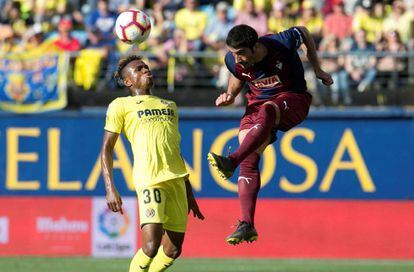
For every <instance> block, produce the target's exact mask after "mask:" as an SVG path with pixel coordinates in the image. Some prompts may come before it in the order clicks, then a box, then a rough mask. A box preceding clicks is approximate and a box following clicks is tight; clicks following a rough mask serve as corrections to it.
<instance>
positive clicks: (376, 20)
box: [352, 1, 385, 43]
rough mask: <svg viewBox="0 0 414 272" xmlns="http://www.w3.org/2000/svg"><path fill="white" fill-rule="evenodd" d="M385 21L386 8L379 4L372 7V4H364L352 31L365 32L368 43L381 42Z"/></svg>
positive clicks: (355, 18) (353, 23)
mask: <svg viewBox="0 0 414 272" xmlns="http://www.w3.org/2000/svg"><path fill="white" fill-rule="evenodd" d="M384 19H385V6H384V4H383V3H382V2H377V3H375V4H374V6H373V7H372V3H371V2H369V1H368V2H363V6H362V9H359V10H358V12H356V14H355V16H354V20H353V22H352V29H353V30H354V32H358V31H359V30H364V32H365V33H366V37H367V41H368V42H370V43H375V42H377V41H379V40H380V38H381V33H382V29H383V22H384Z"/></svg>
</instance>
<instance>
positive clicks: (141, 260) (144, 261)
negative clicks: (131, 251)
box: [129, 248, 153, 272]
mask: <svg viewBox="0 0 414 272" xmlns="http://www.w3.org/2000/svg"><path fill="white" fill-rule="evenodd" d="M152 260H153V258H150V257H148V256H147V255H146V254H145V253H144V251H142V248H140V249H139V250H138V252H137V253H136V254H135V256H134V258H132V261H131V265H130V266H129V272H148V269H149V267H150V264H151V262H152Z"/></svg>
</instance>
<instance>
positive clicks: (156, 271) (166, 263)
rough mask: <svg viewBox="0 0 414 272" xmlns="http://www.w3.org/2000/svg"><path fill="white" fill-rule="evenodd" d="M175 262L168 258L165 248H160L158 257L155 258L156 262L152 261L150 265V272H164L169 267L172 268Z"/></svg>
mask: <svg viewBox="0 0 414 272" xmlns="http://www.w3.org/2000/svg"><path fill="white" fill-rule="evenodd" d="M173 262H174V259H173V258H170V257H168V256H167V255H165V252H164V248H163V246H160V248H159V249H158V253H157V256H155V257H154V260H153V261H152V263H151V265H150V269H149V270H148V271H149V272H162V271H165V270H167V268H168V267H170V266H171V265H172V264H173Z"/></svg>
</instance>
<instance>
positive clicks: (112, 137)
mask: <svg viewBox="0 0 414 272" xmlns="http://www.w3.org/2000/svg"><path fill="white" fill-rule="evenodd" d="M115 78H116V79H117V80H118V81H120V82H122V83H123V84H124V85H125V86H126V87H128V88H129V90H130V93H131V96H128V97H120V98H117V99H115V100H114V101H112V103H111V104H110V105H109V107H108V111H107V114H106V124H105V134H104V139H103V145H102V150H101V164H102V174H103V178H104V181H105V188H106V200H107V204H108V207H109V209H111V210H112V211H113V212H121V213H122V200H121V197H120V195H119V193H118V191H117V189H116V187H115V184H114V181H113V177H112V164H113V155H112V154H113V149H114V146H115V143H116V141H117V139H118V136H119V134H120V133H121V132H122V133H123V134H124V135H125V137H126V138H127V139H128V140H129V142H130V143H131V147H132V151H133V154H134V167H133V180H134V184H135V189H136V192H137V195H138V203H139V217H140V226H141V235H142V248H141V249H139V250H138V252H137V253H136V254H135V256H134V257H133V259H132V261H131V265H130V269H129V272H142V271H149V272H159V271H164V270H166V269H167V268H168V267H169V266H171V265H172V263H173V261H174V260H175V259H176V258H177V257H178V256H179V255H180V253H181V247H182V244H183V241H184V233H185V230H186V225H187V214H188V213H189V212H190V211H193V215H194V216H195V217H197V218H199V219H204V216H203V215H202V213H201V212H200V210H199V208H198V205H197V202H196V201H195V199H194V195H193V191H192V188H191V185H190V183H189V181H188V173H187V170H186V168H185V165H184V162H183V159H182V157H181V151H180V139H181V136H180V133H179V131H178V112H177V106H176V105H175V103H174V102H172V101H168V100H164V99H161V98H158V97H156V96H153V95H151V91H150V90H151V87H152V86H153V84H154V81H153V77H152V73H151V71H150V69H149V67H148V66H147V64H146V63H145V62H144V61H142V59H141V57H139V56H130V57H127V58H125V59H122V60H121V61H120V62H119V64H118V69H117V72H116V74H115Z"/></svg>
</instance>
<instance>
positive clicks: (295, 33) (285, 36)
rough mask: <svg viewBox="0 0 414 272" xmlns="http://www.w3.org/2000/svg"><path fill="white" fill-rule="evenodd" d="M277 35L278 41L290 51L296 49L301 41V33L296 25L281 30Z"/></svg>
mask: <svg viewBox="0 0 414 272" xmlns="http://www.w3.org/2000/svg"><path fill="white" fill-rule="evenodd" d="M277 36H279V41H280V42H281V43H282V44H283V45H284V46H286V47H287V48H288V49H289V50H291V51H293V50H298V49H299V47H300V45H301V44H302V43H303V37H302V33H301V32H300V30H299V29H297V28H296V27H291V28H289V29H288V30H285V31H282V32H280V33H279V34H277Z"/></svg>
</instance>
